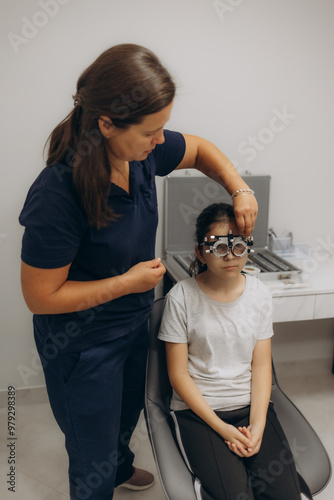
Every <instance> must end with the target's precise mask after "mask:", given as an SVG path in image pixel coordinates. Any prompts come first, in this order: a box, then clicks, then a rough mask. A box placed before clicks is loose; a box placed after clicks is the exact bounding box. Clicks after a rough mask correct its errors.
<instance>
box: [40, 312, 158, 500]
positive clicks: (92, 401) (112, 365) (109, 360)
mask: <svg viewBox="0 0 334 500" xmlns="http://www.w3.org/2000/svg"><path fill="white" fill-rule="evenodd" d="M147 344H148V328H147V321H146V322H145V323H144V324H142V325H141V326H140V327H138V328H137V329H136V330H134V331H133V332H130V333H129V334H127V335H124V336H123V337H120V338H117V339H115V340H112V341H110V342H105V343H103V344H97V345H94V346H92V347H90V348H88V349H85V350H83V351H81V352H71V353H61V352H58V354H57V356H54V357H52V358H51V357H50V356H49V357H46V356H45V353H46V349H45V346H43V345H42V344H40V342H39V341H38V339H37V337H36V345H37V348H38V351H39V354H40V357H41V360H42V363H43V368H44V374H45V380H46V386H47V390H48V395H49V399H50V403H51V407H52V410H53V414H54V416H55V418H56V420H57V422H58V424H59V426H60V428H61V430H62V431H63V433H64V434H65V444H66V450H67V453H68V456H69V482H70V496H71V500H111V499H112V498H113V490H114V486H117V485H119V484H121V483H123V482H124V481H126V480H127V479H129V478H130V477H131V476H132V474H133V472H134V468H133V465H132V462H133V459H134V454H133V453H132V451H131V450H130V448H129V442H130V439H131V435H132V432H133V430H134V428H135V426H136V424H137V420H138V417H139V414H140V411H141V410H142V408H143V406H144V384H145V370H146V358H147ZM45 459H46V460H47V457H45Z"/></svg>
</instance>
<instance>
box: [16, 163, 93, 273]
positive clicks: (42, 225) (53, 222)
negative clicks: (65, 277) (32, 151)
mask: <svg viewBox="0 0 334 500" xmlns="http://www.w3.org/2000/svg"><path fill="white" fill-rule="evenodd" d="M47 168H50V167H47ZM48 175H49V173H48V174H47V176H48ZM64 188H65V189H64V192H63V193H62V192H61V191H57V190H55V189H49V188H47V187H45V186H44V185H43V181H42V179H41V178H40V179H38V180H37V181H36V182H35V183H34V184H33V186H32V187H31V188H30V190H29V193H28V196H27V199H26V201H25V204H24V207H23V209H22V212H21V214H20V217H19V222H20V224H21V225H22V226H24V227H25V231H24V234H23V239H22V251H21V258H22V260H23V262H25V263H26V264H28V265H30V266H33V267H38V268H42V269H54V268H58V267H63V266H66V265H68V264H70V263H71V262H72V261H73V259H74V257H75V255H76V253H77V251H78V248H79V246H80V243H81V241H82V238H83V235H84V232H85V230H86V224H85V220H84V216H83V213H82V211H81V210H80V207H79V206H78V204H77V203H76V201H75V198H74V197H73V196H72V194H71V193H70V192H69V191H68V190H67V189H66V186H64Z"/></svg>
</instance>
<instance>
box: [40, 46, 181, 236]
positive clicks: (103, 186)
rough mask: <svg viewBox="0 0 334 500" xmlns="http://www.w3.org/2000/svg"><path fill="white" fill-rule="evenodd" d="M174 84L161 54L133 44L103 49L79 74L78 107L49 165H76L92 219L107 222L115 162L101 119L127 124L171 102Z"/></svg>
mask: <svg viewBox="0 0 334 500" xmlns="http://www.w3.org/2000/svg"><path fill="white" fill-rule="evenodd" d="M174 95H175V84H174V82H173V80H172V78H171V76H170V74H169V73H168V71H167V70H166V69H165V68H164V67H163V66H162V64H161V63H160V61H159V59H158V58H157V57H156V56H155V55H154V54H153V53H152V52H151V51H150V50H148V49H146V48H144V47H141V46H139V45H134V44H121V45H116V46H114V47H112V48H110V49H108V50H106V51H105V52H103V53H102V54H101V55H100V56H99V57H98V58H97V59H96V61H95V62H93V64H91V65H90V66H89V67H88V68H87V69H86V70H85V71H84V72H83V73H82V75H81V76H80V78H79V80H78V82H77V92H76V94H75V96H73V97H74V103H75V106H74V109H73V110H72V111H71V113H70V114H69V115H68V116H67V117H66V118H65V119H64V120H63V121H62V122H61V123H60V124H59V125H58V126H57V127H56V128H55V129H54V131H53V132H52V133H51V134H50V136H49V138H48V140H47V143H46V147H47V146H48V157H47V162H46V164H47V165H48V166H49V165H54V164H56V163H64V162H65V165H66V166H67V167H70V168H73V181H74V185H75V188H76V191H77V193H78V195H79V198H80V200H81V203H82V207H83V209H84V211H85V212H86V215H87V219H88V222H89V224H91V225H95V226H97V227H102V226H106V225H107V223H108V222H109V221H110V220H112V219H113V218H114V214H113V212H112V210H111V208H110V207H109V206H108V203H107V199H108V191H109V187H110V176H111V166H110V164H109V161H108V159H107V153H106V149H105V145H104V139H103V136H102V134H101V132H100V130H99V126H98V119H99V117H100V116H103V115H105V116H108V117H109V118H110V119H111V121H112V123H113V125H114V126H116V127H119V128H122V129H126V128H128V127H129V126H130V125H133V124H138V123H141V121H142V120H143V118H144V117H145V116H146V115H149V114H152V113H157V112H158V111H161V110H162V109H163V108H165V107H166V106H168V105H169V104H170V103H171V102H172V100H173V98H174Z"/></svg>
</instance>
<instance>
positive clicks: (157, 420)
mask: <svg viewBox="0 0 334 500" xmlns="http://www.w3.org/2000/svg"><path fill="white" fill-rule="evenodd" d="M163 304H164V299H163V298H161V299H158V300H156V301H155V303H154V306H153V310H152V314H151V318H150V347H149V355H148V363H147V374H146V396H145V419H146V424H147V429H148V435H149V438H150V442H151V445H152V451H153V456H154V459H155V462H156V466H157V470H158V474H159V478H160V482H161V485H162V488H163V491H164V493H165V495H166V498H167V499H168V500H196V498H197V497H196V494H195V486H194V479H195V478H193V477H192V474H191V473H190V472H189V470H188V468H187V467H186V465H185V463H184V461H183V458H182V456H181V454H180V453H179V450H178V446H177V444H176V442H175V441H174V438H173V434H172V431H171V428H170V425H169V402H170V397H171V393H172V388H171V386H170V383H169V380H168V375H167V366H166V358H165V346H164V342H162V341H160V340H159V339H158V338H157V335H158V331H159V327H160V322H161V316H162V311H163ZM271 399H272V401H273V402H274V406H275V411H276V413H277V415H278V418H279V420H280V422H281V425H282V427H283V429H284V432H285V434H286V436H287V440H288V442H289V444H290V447H291V449H292V452H293V454H294V458H295V462H296V467H297V471H298V472H299V474H300V476H302V478H303V479H304V480H305V481H306V483H307V485H308V487H309V490H310V492H311V493H312V495H315V494H317V493H319V492H320V491H321V490H323V489H324V488H325V486H326V485H327V483H328V481H329V479H330V476H331V464H330V460H329V457H328V455H327V452H326V450H325V448H324V446H323V444H322V442H321V441H320V439H319V437H318V436H317V434H316V433H315V431H314V430H313V428H312V427H311V425H310V424H309V423H308V422H307V420H306V419H305V417H304V416H303V415H302V414H301V412H300V411H299V410H298V408H297V407H296V406H295V405H294V404H293V403H292V402H291V401H290V400H289V398H288V397H287V396H286V395H285V394H284V392H283V391H282V390H281V388H280V387H279V385H278V383H277V378H276V373H275V369H274V365H273V386H272V395H271ZM301 486H302V491H303V485H301ZM306 490H307V488H305V489H304V493H305V494H307V491H306ZM203 498H204V496H203Z"/></svg>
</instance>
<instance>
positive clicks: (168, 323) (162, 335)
mask: <svg viewBox="0 0 334 500" xmlns="http://www.w3.org/2000/svg"><path fill="white" fill-rule="evenodd" d="M158 338H159V339H160V340H164V341H165V342H174V343H178V344H187V343H188V336H187V319H186V311H185V307H184V305H182V304H180V302H179V301H178V300H176V299H175V298H174V297H173V296H172V295H171V293H169V294H167V296H166V298H165V305H164V312H163V316H162V321H161V325H160V331H159V335H158Z"/></svg>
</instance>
